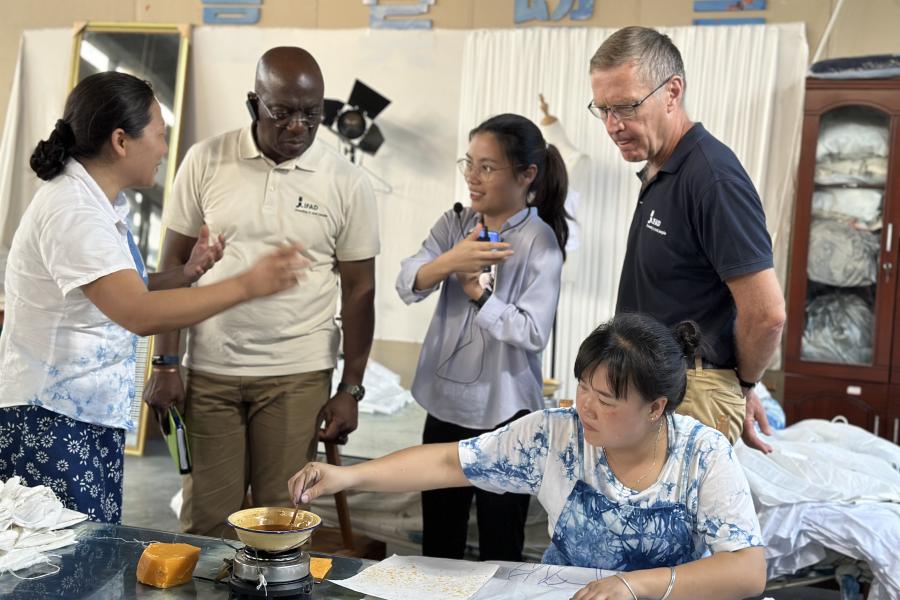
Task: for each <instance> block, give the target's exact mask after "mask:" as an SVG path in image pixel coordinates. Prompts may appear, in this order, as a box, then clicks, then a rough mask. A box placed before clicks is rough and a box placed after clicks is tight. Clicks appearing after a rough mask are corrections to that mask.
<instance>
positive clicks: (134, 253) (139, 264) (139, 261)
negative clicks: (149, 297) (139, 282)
mask: <svg viewBox="0 0 900 600" xmlns="http://www.w3.org/2000/svg"><path fill="white" fill-rule="evenodd" d="M125 231H126V233H127V234H128V249H129V250H131V258H132V260H134V268H135V269H137V272H138V275H140V276H141V279H143V280H144V285H147V284H148V283H150V276H149V275H147V267H146V266H145V265H144V259H143V258H142V257H141V251H140V250H138V247H137V244H135V243H134V236H132V235H131V230H130V229H126V230H125Z"/></svg>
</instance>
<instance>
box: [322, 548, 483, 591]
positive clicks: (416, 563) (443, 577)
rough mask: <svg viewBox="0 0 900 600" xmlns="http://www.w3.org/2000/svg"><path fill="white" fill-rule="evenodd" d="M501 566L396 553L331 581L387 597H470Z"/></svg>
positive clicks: (352, 588) (354, 589)
mask: <svg viewBox="0 0 900 600" xmlns="http://www.w3.org/2000/svg"><path fill="white" fill-rule="evenodd" d="M499 568H500V567H499V566H497V565H494V564H489V563H478V562H471V561H464V560H449V559H444V558H431V557H427V556H397V555H396V554H395V555H394V556H391V557H390V558H388V559H386V560H383V561H381V562H380V563H378V564H377V565H372V566H371V567H369V568H368V569H366V570H364V571H361V572H360V573H357V574H356V575H354V576H353V577H350V578H349V579H342V580H340V581H335V580H330V581H331V582H332V583H336V584H338V585H340V586H342V587H345V588H348V589H351V590H353V591H355V592H359V593H361V594H368V595H370V596H376V597H378V598H383V599H384V600H421V599H422V598H428V599H429V600H441V599H444V598H446V599H453V600H467V599H468V598H471V597H472V596H473V595H474V594H475V593H476V592H477V591H478V590H479V589H481V587H482V586H483V585H484V584H485V583H487V581H488V580H489V579H490V578H491V577H492V576H493V575H494V573H495V572H496V571H497V569H499Z"/></svg>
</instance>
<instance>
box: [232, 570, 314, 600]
mask: <svg viewBox="0 0 900 600" xmlns="http://www.w3.org/2000/svg"><path fill="white" fill-rule="evenodd" d="M257 585H259V584H258V583H256V582H249V581H244V580H242V579H238V578H237V577H234V576H233V575H232V576H231V578H230V579H229V580H228V587H229V589H230V590H231V597H232V598H236V599H240V598H296V599H298V600H309V599H310V598H312V590H313V586H314V585H315V582H314V581H313V577H312V575H309V576H307V577H305V578H303V579H301V580H299V581H288V582H285V583H270V584H268V585H267V586H266V587H265V588H259V589H258V590H257V589H256V586H257Z"/></svg>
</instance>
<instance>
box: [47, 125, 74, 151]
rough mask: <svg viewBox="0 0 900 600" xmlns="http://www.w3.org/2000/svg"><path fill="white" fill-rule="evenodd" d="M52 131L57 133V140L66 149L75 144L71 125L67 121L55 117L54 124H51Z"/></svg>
mask: <svg viewBox="0 0 900 600" xmlns="http://www.w3.org/2000/svg"><path fill="white" fill-rule="evenodd" d="M53 133H55V134H56V135H57V137H58V139H59V142H60V143H61V144H62V145H63V147H65V148H66V149H69V148H71V147H72V146H74V145H75V132H74V131H72V126H71V125H69V122H68V121H66V120H64V119H57V121H56V125H54V126H53ZM51 135H52V134H51Z"/></svg>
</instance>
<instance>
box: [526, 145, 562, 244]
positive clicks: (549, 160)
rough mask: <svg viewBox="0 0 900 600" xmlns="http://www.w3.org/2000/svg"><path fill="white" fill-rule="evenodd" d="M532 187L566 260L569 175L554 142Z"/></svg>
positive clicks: (548, 149)
mask: <svg viewBox="0 0 900 600" xmlns="http://www.w3.org/2000/svg"><path fill="white" fill-rule="evenodd" d="M532 187H533V188H534V199H533V201H532V203H533V204H534V205H535V206H536V207H537V210H538V215H539V216H540V217H541V219H543V220H544V222H545V223H546V224H547V225H549V226H550V227H551V228H552V229H553V233H554V235H556V242H557V243H558V244H559V249H560V250H561V251H562V255H563V260H565V258H566V242H568V241H569V223H568V221H567V220H566V219H567V218H568V217H569V214H568V213H567V212H566V195H567V194H568V188H569V176H568V174H567V173H566V163H565V162H563V159H562V156H561V155H560V153H559V150H557V149H556V146H554V145H553V144H547V150H546V159H545V160H544V168H543V169H538V176H537V177H536V178H535V180H534V182H533V183H532Z"/></svg>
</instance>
